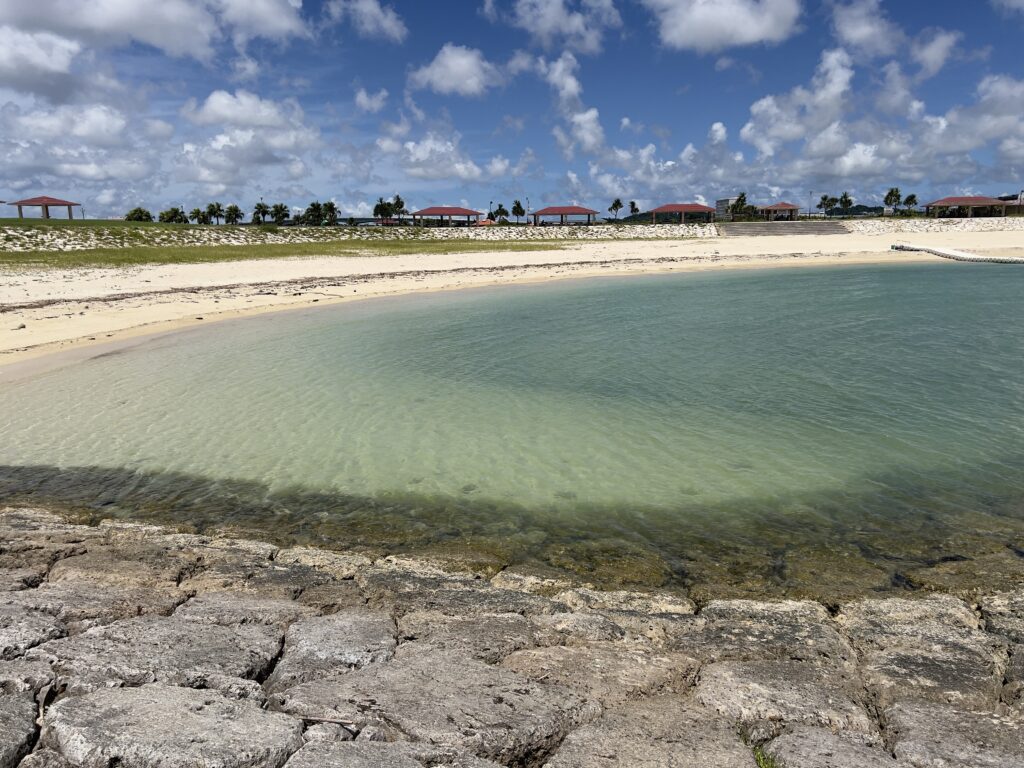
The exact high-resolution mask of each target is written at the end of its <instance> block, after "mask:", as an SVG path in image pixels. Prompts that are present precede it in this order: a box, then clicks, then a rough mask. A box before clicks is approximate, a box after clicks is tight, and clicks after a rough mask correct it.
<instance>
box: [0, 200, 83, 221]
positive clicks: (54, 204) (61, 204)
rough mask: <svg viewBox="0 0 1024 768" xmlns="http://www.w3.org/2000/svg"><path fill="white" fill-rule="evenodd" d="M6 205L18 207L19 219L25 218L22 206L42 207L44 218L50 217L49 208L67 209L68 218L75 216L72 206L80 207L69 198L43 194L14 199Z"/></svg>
mask: <svg viewBox="0 0 1024 768" xmlns="http://www.w3.org/2000/svg"><path fill="white" fill-rule="evenodd" d="M8 205H13V206H16V207H17V208H18V218H19V219H23V218H25V212H24V210H22V209H24V208H42V209H43V218H44V219H48V218H50V209H51V208H67V209H68V218H69V219H73V218H75V215H74V213H73V212H72V209H73V208H80V207H81V205H80V204H79V203H72V202H71V201H70V200H58V199H57V198H56V197H45V196H43V197H30V198H28V200H16V201H15V202H13V203H8Z"/></svg>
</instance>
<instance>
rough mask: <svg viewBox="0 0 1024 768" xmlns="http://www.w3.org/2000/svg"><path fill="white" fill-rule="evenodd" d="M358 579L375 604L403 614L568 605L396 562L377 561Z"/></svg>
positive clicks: (527, 610) (546, 609)
mask: <svg viewBox="0 0 1024 768" xmlns="http://www.w3.org/2000/svg"><path fill="white" fill-rule="evenodd" d="M356 581H357V582H358V583H359V585H360V587H362V590H363V594H364V595H366V597H367V598H368V600H369V604H370V606H372V607H379V608H387V609H390V610H393V611H394V612H395V613H396V614H397V615H399V616H401V615H403V614H405V613H409V612H411V611H417V610H421V611H439V612H441V613H446V614H448V615H450V616H467V615H473V614H481V613H488V614H502V613H520V614H523V615H524V616H529V615H535V614H545V613H554V612H555V611H557V610H565V606H564V605H563V604H561V603H556V602H555V601H553V600H550V599H548V598H544V597H540V596H539V595H531V594H528V593H524V592H515V591H512V590H508V589H497V588H495V587H493V586H491V584H490V583H488V582H486V581H483V580H481V579H474V578H472V577H467V576H456V575H452V574H446V573H444V572H443V571H440V570H438V569H431V568H429V567H427V566H424V567H422V568H420V569H419V570H405V569H401V568H398V567H396V566H395V565H394V564H388V565H381V564H376V565H374V566H373V567H372V568H369V569H367V570H365V571H362V572H361V573H360V574H359V575H358V576H357V577H356Z"/></svg>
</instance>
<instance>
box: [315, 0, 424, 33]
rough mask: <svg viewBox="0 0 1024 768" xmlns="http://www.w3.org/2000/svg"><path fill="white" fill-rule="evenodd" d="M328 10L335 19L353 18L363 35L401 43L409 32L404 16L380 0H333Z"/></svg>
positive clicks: (354, 23) (358, 30)
mask: <svg viewBox="0 0 1024 768" xmlns="http://www.w3.org/2000/svg"><path fill="white" fill-rule="evenodd" d="M327 12H328V15H329V16H330V17H331V18H332V19H333V20H335V21H339V20H341V19H343V18H346V17H347V18H349V19H351V21H352V24H353V25H354V26H355V28H356V31H357V32H358V33H359V34H360V35H362V36H363V37H369V38H378V39H384V40H390V41H392V42H395V43H400V42H402V41H403V40H405V38H406V37H407V36H408V34H409V30H408V28H407V27H406V26H405V22H404V21H402V17H401V16H399V15H398V14H397V13H396V12H395V9H394V8H392V7H391V6H389V5H388V6H384V5H381V3H380V0H331V2H329V3H328V4H327Z"/></svg>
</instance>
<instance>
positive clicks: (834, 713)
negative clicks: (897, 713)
mask: <svg viewBox="0 0 1024 768" xmlns="http://www.w3.org/2000/svg"><path fill="white" fill-rule="evenodd" d="M854 691H855V686H854V685H853V684H852V682H851V681H850V680H848V679H846V678H845V677H844V676H843V675H842V674H841V673H840V672H838V671H836V670H833V669H829V668H827V667H821V666H820V665H817V664H808V663H806V662H796V661H747V662H740V661H726V662H719V663H717V664H711V665H709V666H707V667H704V669H702V670H701V673H700V679H699V681H698V684H697V693H696V695H697V699H698V701H700V703H701V704H703V705H704V706H706V707H709V708H710V709H712V710H714V711H716V712H718V713H719V714H720V715H722V716H724V717H727V718H730V719H731V720H734V721H736V722H738V723H741V724H742V725H743V726H744V727H746V728H748V729H751V728H755V729H760V728H762V727H763V726H766V727H767V728H768V729H769V732H771V729H773V728H775V727H776V726H777V725H779V724H783V723H785V724H793V725H796V724H803V725H818V726H824V727H827V728H833V729H839V730H848V731H856V732H860V733H870V732H871V731H872V724H871V721H870V719H869V718H868V715H867V712H866V710H865V709H864V707H863V706H862V705H861V703H860V702H859V701H857V699H856V698H855V696H854Z"/></svg>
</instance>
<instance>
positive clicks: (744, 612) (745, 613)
mask: <svg viewBox="0 0 1024 768" xmlns="http://www.w3.org/2000/svg"><path fill="white" fill-rule="evenodd" d="M700 615H701V618H703V619H705V620H706V621H707V625H706V626H705V627H704V628H703V629H702V630H701V631H699V632H691V633H687V634H684V635H680V636H679V641H678V642H677V643H676V644H674V646H673V647H676V648H679V649H680V650H684V651H686V652H687V653H689V654H691V655H693V656H696V657H697V658H700V659H702V660H707V661H717V660H735V661H757V660H770V659H777V660H783V661H784V660H794V661H813V662H818V663H822V664H834V665H839V666H844V665H849V664H851V663H852V662H853V660H854V657H855V653H854V650H853V648H852V647H851V646H850V644H849V643H848V642H847V641H846V640H845V639H844V638H843V637H842V636H841V635H840V634H839V633H838V632H837V631H836V628H835V627H834V626H833V624H832V621H831V619H830V617H829V615H828V612H827V611H826V610H825V609H824V607H822V606H821V605H820V604H818V603H814V602H810V601H795V600H787V601H779V602H759V601H755V600H714V601H712V602H710V603H709V604H708V605H706V606H705V607H704V609H703V610H702V611H701V614H700Z"/></svg>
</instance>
